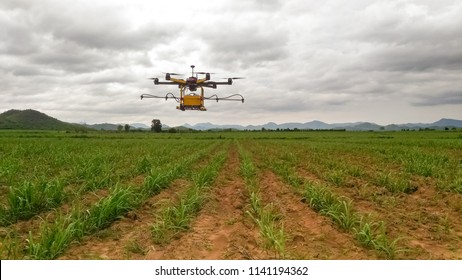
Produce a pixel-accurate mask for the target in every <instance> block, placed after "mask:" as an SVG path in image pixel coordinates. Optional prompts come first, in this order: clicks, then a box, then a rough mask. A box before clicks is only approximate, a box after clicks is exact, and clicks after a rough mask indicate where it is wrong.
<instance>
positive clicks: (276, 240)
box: [239, 148, 287, 259]
mask: <svg viewBox="0 0 462 280" xmlns="http://www.w3.org/2000/svg"><path fill="white" fill-rule="evenodd" d="M239 151H240V156H241V174H242V175H243V177H244V179H245V181H246V186H247V190H248V192H249V198H250V208H251V210H249V211H247V212H246V213H247V214H248V215H249V216H250V217H252V219H253V220H254V221H255V223H256V224H257V225H258V228H259V230H260V236H261V237H262V238H263V240H264V248H265V249H267V250H274V251H275V252H276V253H277V254H278V256H279V257H280V258H283V259H284V258H285V257H286V250H285V246H286V241H287V235H286V233H285V232H284V227H283V225H282V224H281V221H280V220H281V216H280V215H279V214H278V213H277V212H276V211H275V210H274V207H273V204H272V203H268V204H266V205H264V204H263V202H262V199H261V196H260V194H259V187H258V185H257V183H256V181H257V180H256V174H257V171H256V168H255V167H254V165H253V163H252V161H251V159H250V157H249V156H248V155H246V154H245V152H244V151H243V150H242V148H240V149H239Z"/></svg>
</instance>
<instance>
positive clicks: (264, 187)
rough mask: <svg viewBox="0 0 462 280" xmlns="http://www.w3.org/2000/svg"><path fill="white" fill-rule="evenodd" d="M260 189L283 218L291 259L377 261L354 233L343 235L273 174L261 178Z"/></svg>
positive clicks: (266, 199) (266, 201)
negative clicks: (357, 240) (355, 238)
mask: <svg viewBox="0 0 462 280" xmlns="http://www.w3.org/2000/svg"><path fill="white" fill-rule="evenodd" d="M260 190H261V195H262V198H263V200H264V201H265V203H270V202H271V203H273V205H274V207H275V209H276V210H277V211H278V212H279V213H280V214H281V215H282V218H281V220H282V221H283V224H284V232H285V233H286V235H287V237H288V239H287V242H286V255H287V257H288V258H292V259H375V258H377V256H376V255H375V253H373V252H372V251H370V250H366V249H364V248H362V247H360V246H359V245H358V244H357V242H356V241H355V240H354V238H353V237H352V236H351V234H348V233H345V232H342V231H341V230H339V229H338V228H337V227H336V226H335V225H333V223H332V222H331V221H330V220H329V219H328V218H326V217H324V216H321V215H319V214H318V213H316V212H315V211H313V210H312V209H310V208H309V206H308V205H307V204H306V203H305V202H303V201H302V198H301V197H299V196H298V195H296V194H294V192H293V191H292V190H291V187H290V186H288V185H286V184H284V183H283V182H282V181H281V180H280V179H279V178H278V177H277V176H276V175H275V174H274V173H272V172H271V171H268V170H266V171H264V172H262V174H261V175H260Z"/></svg>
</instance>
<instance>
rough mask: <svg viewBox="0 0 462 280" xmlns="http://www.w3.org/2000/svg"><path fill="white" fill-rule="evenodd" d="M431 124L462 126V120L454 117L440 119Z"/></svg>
mask: <svg viewBox="0 0 462 280" xmlns="http://www.w3.org/2000/svg"><path fill="white" fill-rule="evenodd" d="M431 126H438V127H443V126H444V127H462V120H454V119H441V120H439V121H437V122H434V123H432V125H431Z"/></svg>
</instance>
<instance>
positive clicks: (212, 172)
mask: <svg viewBox="0 0 462 280" xmlns="http://www.w3.org/2000/svg"><path fill="white" fill-rule="evenodd" d="M225 159H226V157H225V155H224V154H219V155H217V156H215V158H214V159H213V160H212V161H211V162H210V163H209V164H208V165H207V166H206V167H205V168H203V169H202V170H201V171H200V172H198V173H196V174H194V175H193V176H192V177H193V178H192V179H193V185H192V186H191V187H190V188H188V189H187V190H186V191H185V192H184V193H183V194H182V196H181V197H180V198H179V201H178V202H177V203H175V204H173V205H169V206H166V207H165V208H163V209H162V210H161V211H160V214H159V215H158V219H157V222H156V223H154V224H153V225H152V228H151V234H152V238H153V241H154V242H155V243H157V244H165V243H167V242H169V241H170V240H171V239H172V238H174V237H175V236H176V235H177V234H178V233H180V232H182V231H185V230H187V229H188V228H189V225H190V222H191V220H192V219H193V218H194V217H195V216H196V215H197V213H198V212H199V210H200V209H201V208H202V205H203V204H204V202H205V200H206V192H207V188H208V187H209V186H210V184H211V183H212V182H213V181H214V180H215V178H216V176H217V174H218V171H219V170H220V169H221V167H222V166H223V163H224V161H225Z"/></svg>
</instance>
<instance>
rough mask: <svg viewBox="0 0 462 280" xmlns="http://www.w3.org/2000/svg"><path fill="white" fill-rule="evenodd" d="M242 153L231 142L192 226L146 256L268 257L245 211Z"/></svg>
mask: <svg viewBox="0 0 462 280" xmlns="http://www.w3.org/2000/svg"><path fill="white" fill-rule="evenodd" d="M239 168H240V163H239V157H238V152H237V149H236V147H235V146H231V148H230V152H229V158H228V161H227V163H226V164H225V166H224V168H223V170H222V171H221V172H220V174H219V176H218V178H217V179H216V181H215V183H214V185H213V186H212V187H211V191H210V195H209V200H208V201H207V203H206V204H205V205H204V207H203V209H202V210H201V211H200V213H199V215H198V216H197V218H196V219H195V220H194V221H193V222H192V225H191V229H190V230H188V231H187V232H185V233H183V234H181V235H180V236H179V238H178V239H176V240H173V241H172V242H171V243H170V244H168V245H166V246H165V247H163V248H160V249H159V250H158V251H150V252H149V253H148V254H147V255H146V258H147V259H268V258H271V255H270V254H269V253H267V252H265V251H263V250H262V249H261V248H260V246H259V243H260V241H259V234H258V231H257V229H256V228H255V225H254V224H253V222H252V220H251V219H250V217H249V216H248V215H247V214H245V210H246V205H247V203H248V198H247V195H246V190H245V183H244V181H243V179H242V178H241V177H240V175H239Z"/></svg>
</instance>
